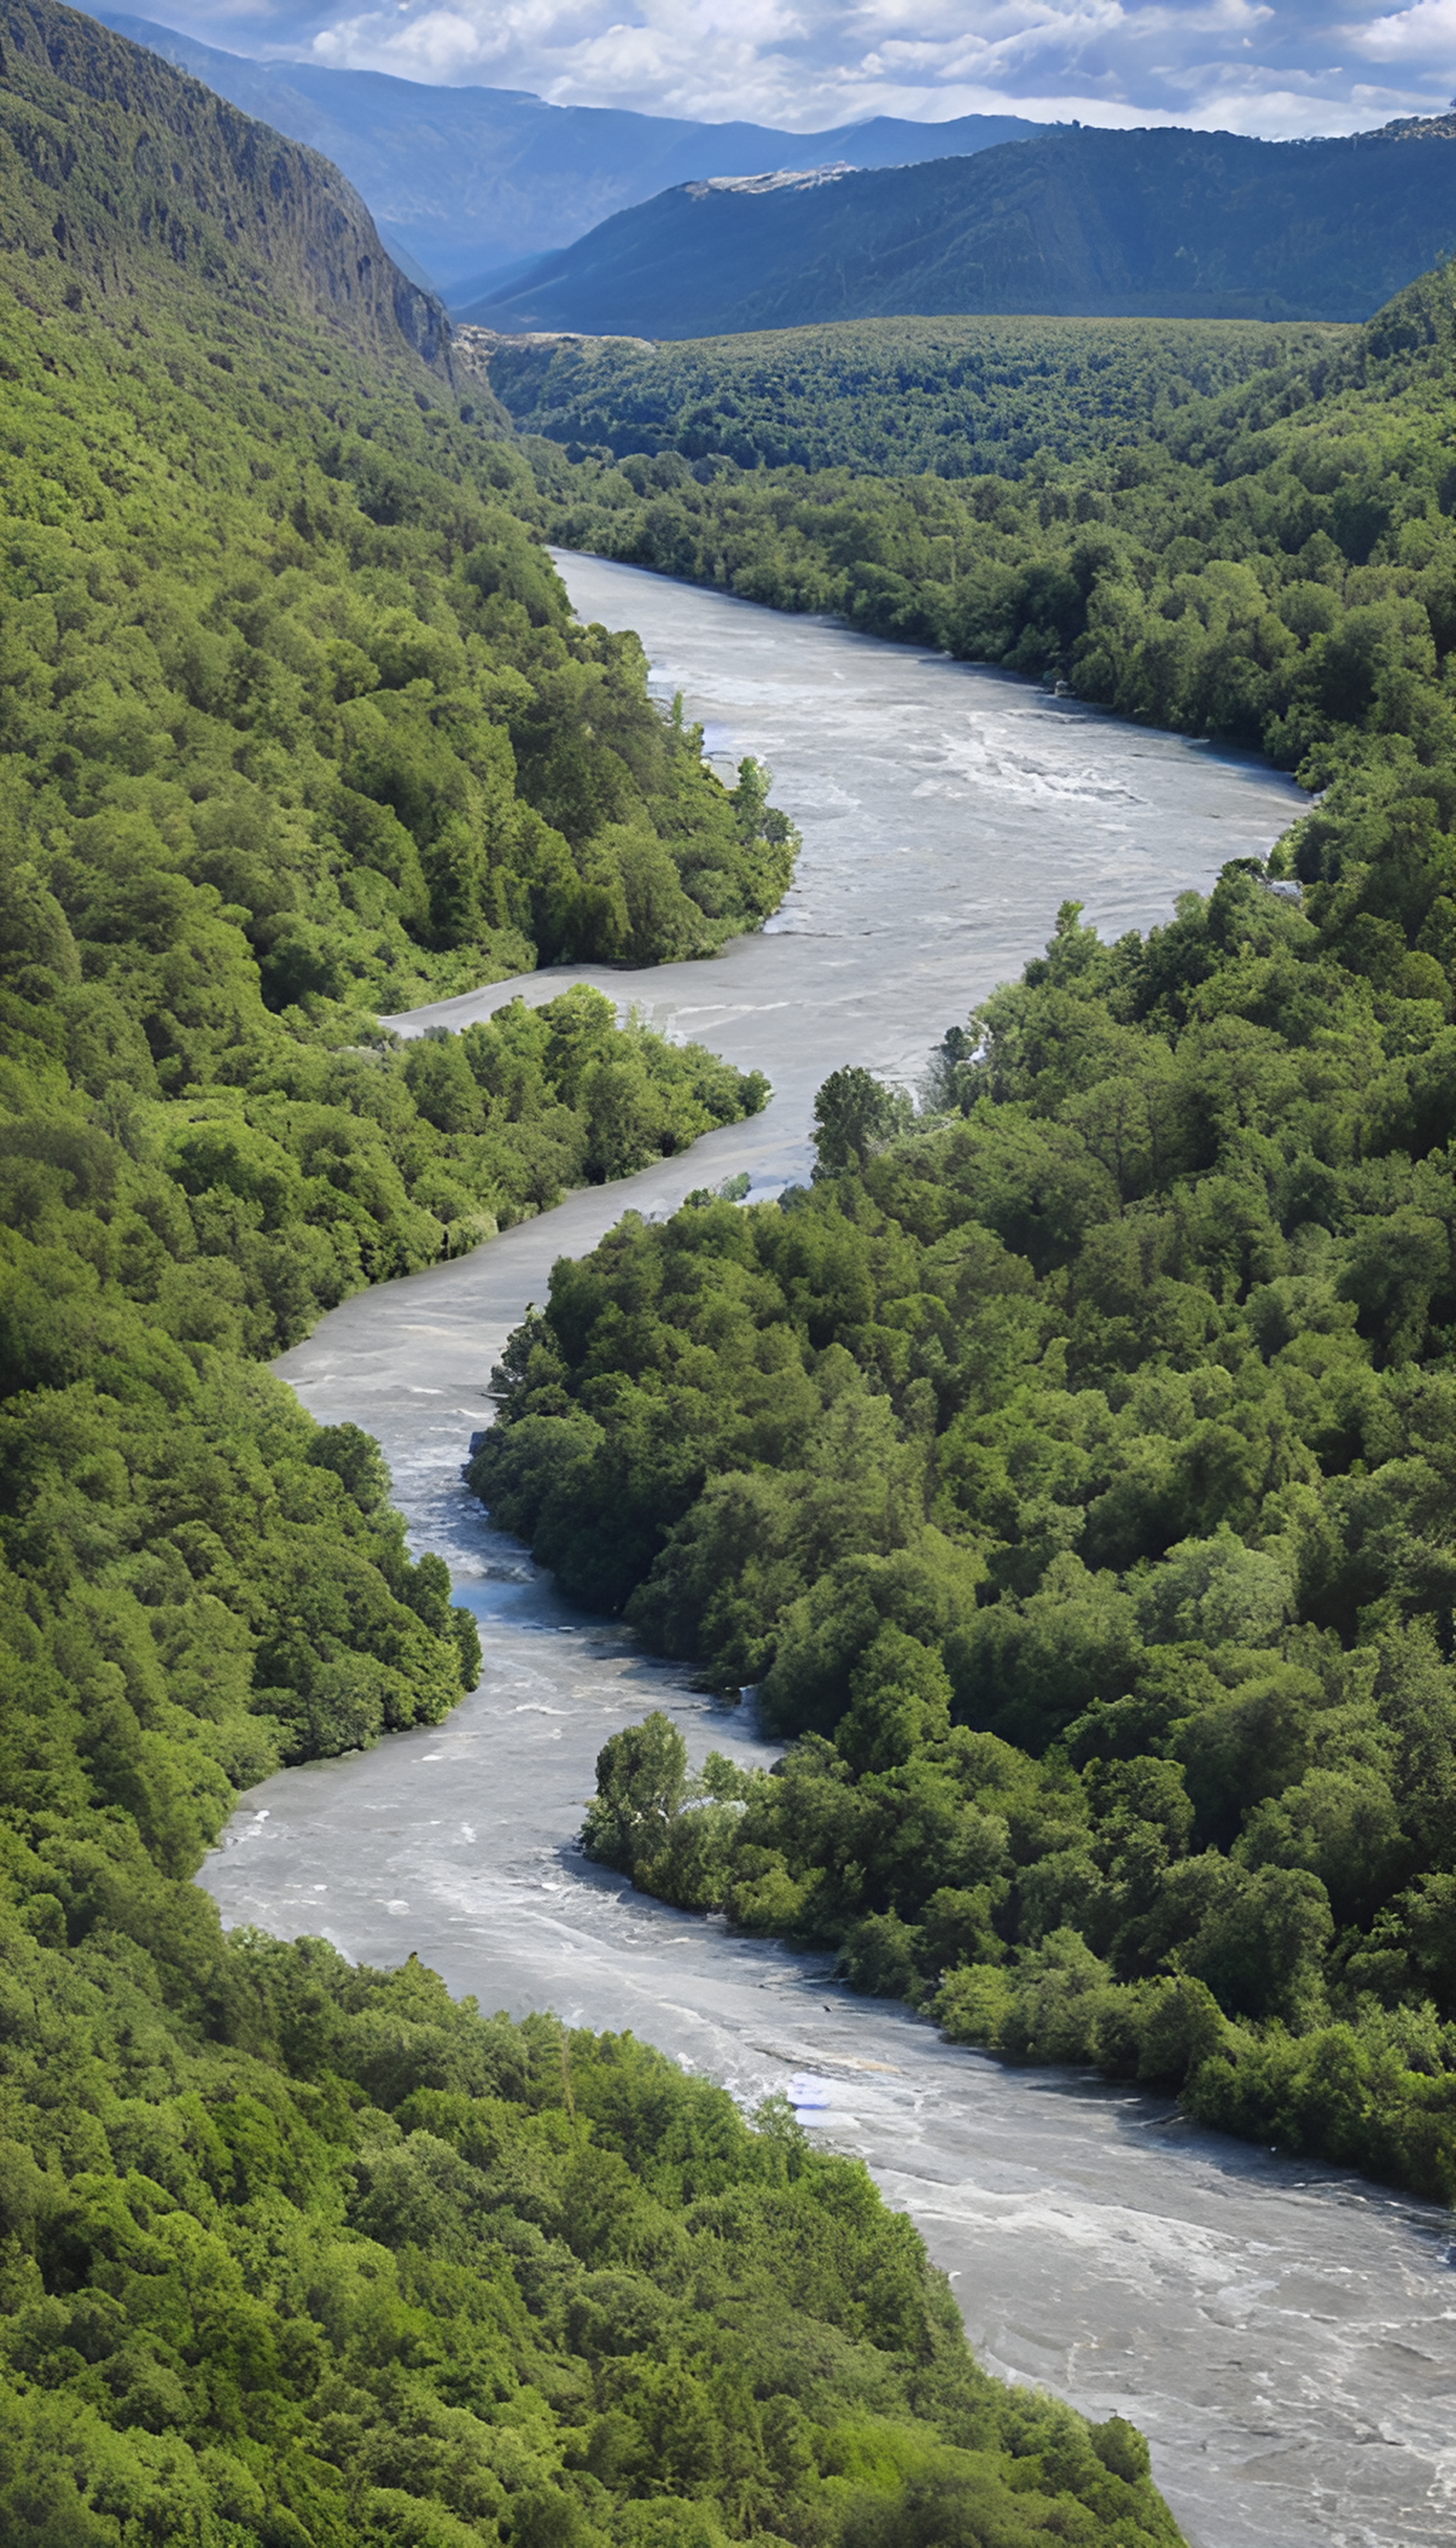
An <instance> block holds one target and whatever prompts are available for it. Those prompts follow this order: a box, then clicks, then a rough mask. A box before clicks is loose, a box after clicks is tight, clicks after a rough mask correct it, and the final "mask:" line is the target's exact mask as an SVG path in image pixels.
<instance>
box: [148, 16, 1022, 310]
mask: <svg viewBox="0 0 1456 2548" xmlns="http://www.w3.org/2000/svg"><path fill="white" fill-rule="evenodd" d="M97 14H98V16H100V17H101V19H102V21H103V23H104V24H105V25H107V26H109V27H114V28H115V29H116V30H117V31H118V33H119V34H121V35H124V36H126V37H128V38H129V39H130V40H131V42H132V43H133V44H137V45H145V46H149V48H150V49H151V50H152V51H153V52H159V53H160V54H161V55H162V56H163V58H164V59H165V60H167V61H170V62H173V63H175V64H176V65H177V67H178V68H179V69H182V70H186V71H190V72H191V73H192V75H193V77H194V78H196V79H200V80H204V81H206V83H207V85H208V87H209V88H212V89H216V90H217V92H218V94H219V96H220V97H226V98H230V99H231V100H232V102H233V104H234V105H236V106H240V107H242V108H243V109H244V110H245V111H246V112H247V114H249V115H255V116H258V117H260V118H261V119H262V121H263V122H264V123H265V124H271V125H273V126H274V127H275V128H276V130H277V131H278V132H280V133H286V134H289V135H291V137H293V138H294V139H295V140H296V141H305V142H307V143H308V144H309V145H310V147H311V148H313V149H315V150H321V151H322V152H323V153H324V155H325V156H326V157H327V158H329V159H332V160H334V161H335V162H336V163H337V165H338V166H339V167H340V168H341V169H342V170H343V172H344V174H345V176H346V177H347V178H348V179H349V180H350V182H351V183H352V184H353V185H355V186H357V187H358V189H359V192H360V194H361V195H362V196H363V197H364V200H365V202H366V203H367V204H368V206H369V208H370V211H371V212H372V213H373V214H374V217H375V219H376V221H377V222H379V224H380V225H381V227H382V230H383V232H384V235H385V240H386V244H387V245H388V246H389V247H390V249H391V250H392V252H393V253H395V254H396V255H401V254H403V255H404V256H405V257H406V258H407V259H408V260H409V261H410V262H411V263H412V264H413V265H414V266H416V267H417V268H421V269H423V271H424V273H425V274H426V275H427V276H428V277H430V278H432V279H433V280H434V281H435V282H436V283H437V284H438V285H439V287H440V288H441V289H442V290H445V291H446V293H447V297H448V298H450V299H453V300H467V299H473V298H475V297H477V296H478V295H479V294H480V293H481V292H484V291H485V290H486V289H487V288H488V285H489V284H490V283H491V281H492V280H493V279H499V277H500V270H501V269H504V268H508V267H511V266H519V265H521V264H522V262H523V261H524V260H526V259H527V258H531V257H535V256H538V255H540V254H542V253H543V252H550V251H552V250H554V249H556V248H558V247H560V246H563V245H565V244H566V243H567V242H568V241H569V240H572V239H575V238H580V237H581V236H582V234H583V232H584V231H587V230H590V229H592V228H594V227H595V226H596V225H597V224H598V223H600V222H602V221H605V220H606V219H608V217H609V216H610V215H611V214H612V213H615V212H619V211H621V210H622V209H623V208H624V207H625V206H628V205H631V204H638V203H641V202H642V201H643V199H644V197H647V196H650V195H655V194H657V193H658V192H659V191H660V190H661V189H662V188H663V187H666V186H676V185H681V184H683V182H684V181H686V180H689V179H692V178H701V177H718V176H723V177H736V176H752V175H755V174H757V173H758V172H760V171H762V170H765V169H775V168H813V167H815V166H818V165H822V164H823V163H825V162H826V161H830V160H836V159H838V160H844V161H847V162H849V163H850V164H852V165H853V166H855V167H857V168H879V167H885V166H889V165H892V164H898V163H900V162H907V161H914V160H919V159H927V158H932V157H934V158H940V157H942V156H944V154H945V153H946V152H947V151H948V150H953V151H958V152H961V153H969V152H974V151H977V150H985V149H989V148H991V147H992V146H993V145H994V144H996V143H998V142H1002V141H1011V140H1017V139H1025V138H1029V137H1033V136H1035V135H1037V134H1039V133H1044V132H1047V130H1049V128H1048V127H1047V126H1046V125H1042V124H1035V123H1027V122H1026V121H1024V119H1022V118H1021V117H1019V116H1015V115H967V116H962V117H960V118H959V119H958V121H956V123H953V124H908V123H904V122H901V121H900V120H899V119H898V118H896V117H894V116H877V117H875V118H874V119H873V120H872V121H870V122H869V123H866V124H859V125H840V126H837V127H836V128H835V129H834V130H833V131H832V132H827V133H781V132H778V131H776V130H774V128H773V127H771V126H767V125H761V124H695V123H690V122H685V121H682V120H680V119H678V118H675V117H672V116H661V115H635V114H630V113H628V112H627V111H625V110H624V109H621V108H617V107H589V106H549V105H547V103H546V101H545V100H544V99H542V98H539V97H533V96H532V95H530V93H529V92H528V91H526V90H524V89H504V88H428V87H425V86H424V85H422V84H421V83H420V82H418V81H415V80H403V79H392V78H390V77H389V76H388V75H387V74H385V73H384V72H380V71H341V70H330V69H326V68H325V67H324V66H323V65H322V64H321V63H316V62H289V61H249V60H245V59H244V58H243V57H242V56H241V55H239V54H237V53H227V52H222V51H219V50H216V49H215V48H214V47H213V46H210V45H202V44H198V43H196V42H195V41H194V39H193V38H192V37H190V36H182V35H178V34H176V33H175V32H174V31H173V30H172V29H171V28H169V27H163V26H158V25H157V24H155V22H154V21H152V20H151V19H149V18H138V17H132V16H128V15H126V14H125V13H121V12H117V11H113V10H110V9H106V10H101V11H99V12H98V13H97ZM416 279H417V278H416Z"/></svg>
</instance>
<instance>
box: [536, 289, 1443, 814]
mask: <svg viewBox="0 0 1456 2548" xmlns="http://www.w3.org/2000/svg"><path fill="white" fill-rule="evenodd" d="M1453 363H1456V341H1453V334H1452V282H1451V275H1450V272H1449V271H1443V272H1441V273H1437V274H1432V275H1429V276H1427V277H1425V278H1424V279H1423V280H1422V281H1421V282H1420V283H1418V284H1413V285H1412V286H1411V287H1410V290H1409V291H1407V292H1404V293H1402V294H1401V295H1400V296H1399V298H1398V299H1397V300H1396V301H1394V302H1393V303H1392V304H1391V305H1390V307H1389V309H1388V310H1386V311H1384V312H1382V313H1381V314H1380V316H1379V317H1378V318H1375V319H1374V320H1372V321H1371V323H1370V325H1369V326H1368V327H1366V328H1363V329H1362V330H1360V332H1359V333H1358V335H1354V336H1351V337H1349V338H1347V339H1343V340H1340V339H1336V340H1334V345H1333V349H1332V350H1330V351H1328V352H1321V353H1319V354H1316V355H1315V356H1314V358H1313V359H1308V358H1307V357H1306V356H1304V355H1300V356H1297V357H1296V358H1295V359H1294V360H1292V361H1290V362H1289V363H1287V364H1285V363H1281V364H1275V365H1274V366H1272V367H1271V368H1269V369H1267V370H1261V371H1258V372H1256V373H1255V374H1254V375H1253V376H1252V377H1251V378H1250V379H1249V380H1248V381H1247V382H1246V383H1244V384H1243V385H1242V386H1239V387H1235V388H1232V389H1229V390H1228V391H1225V392H1224V393H1223V394H1222V395H1220V396H1217V397H1212V398H1194V399H1191V400H1188V401H1187V402H1186V403H1185V404H1183V405H1181V406H1179V407H1178V408H1177V409H1176V411H1175V412H1171V413H1168V414H1165V415H1163V416H1161V417H1159V418H1158V419H1157V423H1156V430H1155V432H1152V431H1150V432H1149V433H1148V434H1147V435H1146V437H1145V438H1143V439H1141V440H1138V441H1135V442H1133V443H1131V444H1130V445H1129V446H1127V447H1123V448H1108V449H1104V450H1101V451H1096V450H1094V451H1093V452H1092V453H1091V454H1090V456H1087V457H1085V458H1082V459H1076V460H1072V461H1068V462H1066V463H1055V464H1051V463H1048V464H1046V465H1044V464H1042V463H1041V462H1038V463H1035V464H1034V465H1032V466H1029V467H1028V468H1027V470H1026V471H1025V472H1024V473H1023V475H1022V477H1021V479H1020V480H1019V482H1017V483H1015V484H1013V483H1009V482H1008V480H1007V479H1006V478H1004V477H997V476H991V475H983V476H981V477H978V478H973V479H968V480H962V481H960V482H958V483H948V482H947V481H945V480H943V479H941V478H938V477H919V478H902V479H896V480H893V481H889V480H885V479H875V478H873V477H870V476H867V475H865V474H855V473H853V472H851V471H850V470H848V469H833V470H824V471H819V472H816V473H813V474H810V473H806V472H804V471H802V470H797V469H781V470H769V469H762V470H758V471H756V472H753V473H750V474H745V473H742V472H740V471H739V470H738V469H737V468H736V467H735V466H734V465H733V464H732V463H731V462H729V461H726V460H725V461H721V462H717V463H714V464H712V466H711V469H710V471H709V473H708V483H706V484H702V483H699V482H698V480H697V478H696V477H695V476H694V474H693V470H692V468H691V467H690V466H689V465H688V463H686V462H685V461H684V460H683V458H682V456H681V455H680V454H678V453H676V452H665V453H663V454H662V455H661V456H660V457H659V458H657V459H656V460H652V461H648V460H637V459H634V460H629V461H628V462H627V463H626V464H625V466H624V467H620V468H617V467H603V466H602V465H601V464H600V463H591V462H588V463H587V464H585V465H584V466H583V467H582V468H580V469H569V468H568V467H567V465H566V463H565V461H564V459H563V458H561V457H559V456H558V455H557V454H556V453H555V452H554V451H553V450H552V449H551V448H550V446H548V445H547V444H545V443H543V442H538V443H536V444H535V446H534V450H535V452H536V454H537V455H538V468H539V471H540V474H541V477H542V481H543V484H545V485H547V486H548V487H549V488H550V489H551V491H552V500H553V505H554V517H555V522H556V527H557V531H558V535H559V536H560V537H561V538H562V539H564V540H565V541H566V542H567V543H568V544H570V545H575V546H579V547H582V548H588V549H593V550H595V551H597V552H598V553H600V554H601V555H604V556H609V557H616V558H622V559H626V560H629V561H632V562H635V563H637V564H640V565H644V566H653V567H657V568H659V569H661V570H663V571H665V572H667V573H669V574H674V575H681V576H683V577H686V578H688V579H690V580H693V581H697V582H701V583H708V584H716V585H719V586H721V587H723V588H725V589H727V590H729V591H731V592H738V593H742V594H743V595H744V596H745V597H746V598H748V599H750V600H757V601H766V602H772V603H774V605H775V606H777V607H780V608H785V609H803V610H832V611H836V612H838V613H841V614H842V615H843V616H844V617H845V618H847V619H848V620H849V621H850V623H851V624H852V625H853V626H856V627H860V628H864V629H866V630H868V631H870V632H871V633H872V634H875V635H878V636H883V637H899V638H906V639H909V640H911V641H912V642H914V643H917V644H922V645H923V644H934V645H940V646H945V647H948V648H949V649H950V650H951V652H952V653H954V654H956V655H959V656H965V657H970V658H974V659H976V660H980V661H985V662H990V663H995V664H1002V665H1005V666H1007V667H1008V668H1009V669H1010V670H1012V671H1015V672H1022V673H1031V674H1034V675H1037V676H1041V675H1043V674H1044V673H1047V672H1048V671H1049V672H1051V673H1052V674H1055V675H1061V676H1064V677H1065V678H1067V679H1068V680H1069V682H1070V683H1071V684H1072V685H1073V687H1074V688H1075V690H1076V692H1077V694H1078V695H1079V696H1080V697H1083V698H1086V699H1091V700H1095V701H1097V702H1099V703H1100V704H1102V705H1104V706H1106V707H1110V708H1113V709H1115V710H1116V711H1117V712H1118V714H1120V715H1123V716H1130V717H1143V718H1147V719H1148V720H1150V721H1151V722H1152V723H1154V724H1157V725H1166V726H1173V727H1177V728H1180V729H1182V730H1183V731H1185V732H1188V733H1193V734H1208V735H1214V736H1217V737H1219V738H1221V739H1224V740H1227V741H1229V742H1234V743H1240V744H1248V745H1257V746H1261V747H1262V748H1263V749H1264V750H1265V751H1266V752H1268V753H1269V754H1270V755H1271V756H1272V757H1273V759H1275V760H1276V761H1277V762H1279V763H1281V764H1282V765H1283V766H1285V767H1287V768H1297V769H1298V770H1299V772H1300V774H1301V776H1302V777H1303V778H1305V779H1306V781H1307V783H1309V784H1310V785H1312V786H1324V785H1327V784H1328V783H1329V781H1330V780H1331V778H1333V777H1334V776H1336V774H1339V773H1341V772H1359V773H1361V774H1362V775H1361V776H1360V778H1359V781H1358V784H1359V787H1360V788H1361V789H1362V790H1364V791H1365V793H1366V795H1369V794H1370V793H1371V792H1372V791H1374V793H1375V794H1377V795H1380V794H1383V793H1388V792H1390V791H1397V792H1399V790H1400V789H1401V788H1402V787H1404V786H1405V785H1406V784H1407V783H1408V778H1409V783H1410V785H1411V786H1412V787H1414V788H1415V790H1416V792H1417V793H1418V792H1419V790H1420V789H1421V787H1422V786H1423V784H1424V781H1423V779H1422V778H1421V776H1420V773H1421V772H1422V771H1424V770H1425V769H1427V768H1428V767H1430V766H1431V765H1432V764H1434V763H1437V762H1446V761H1449V760H1450V759H1451V758H1452V757H1453V745H1452V740H1451V735H1452V725H1451V716H1452V711H1451V704H1450V690H1449V686H1448V685H1445V676H1444V671H1443V667H1444V665H1445V663H1446V661H1447V659H1448V658H1449V655H1450V650H1451V646H1452V642H1453V637H1456V535H1453V531H1452V522H1451V504H1452V492H1453V490H1452V476H1451V452H1450V443H1449V420H1450V395H1451V380H1452V372H1453ZM712 429H713V428H711V427H710V426H709V425H707V424H704V427H703V430H704V432H708V431H709V430H712ZM911 430H912V431H913V427H912V428H911ZM698 465H699V466H702V467H704V468H705V469H707V464H698ZM1403 773H1404V775H1403ZM1352 783H1353V782H1352ZM1358 855H1362V856H1363V855H1365V853H1363V852H1361V853H1358Z"/></svg>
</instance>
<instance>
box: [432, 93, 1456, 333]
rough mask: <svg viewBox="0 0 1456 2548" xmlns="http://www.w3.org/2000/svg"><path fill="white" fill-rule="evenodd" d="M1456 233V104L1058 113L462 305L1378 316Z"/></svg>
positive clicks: (666, 233) (489, 314) (536, 313)
mask: <svg viewBox="0 0 1456 2548" xmlns="http://www.w3.org/2000/svg"><path fill="white" fill-rule="evenodd" d="M1453 248H1456V119H1453V118H1452V117H1445V118H1438V119H1435V120H1431V121H1426V122H1412V123H1409V124H1402V125H1391V126H1389V127H1388V128H1387V129H1386V130H1385V131H1384V132H1381V133H1368V134H1360V135H1357V136H1355V137H1350V138H1348V139H1344V140H1329V141H1254V140H1250V139H1247V138H1245V137H1242V136H1240V135H1236V134H1229V133H1180V132H1172V131H1168V132H1127V133H1100V132H1094V131H1093V130H1092V129H1091V128H1090V127H1089V128H1087V129H1086V130H1078V129H1076V128H1071V129H1068V130H1062V129H1060V128H1058V129H1057V130H1056V131H1055V132H1053V133H1050V134H1047V135H1044V136H1042V137H1040V138H1038V139H1036V140H1033V141H1016V142H1005V143H1002V144H1001V145H1000V146H999V147H998V148H996V149H994V150H985V151H981V152H979V153H978V154H977V156H976V157H974V158H971V159H935V160H931V161H928V162H926V163H925V164H924V165H921V166H919V167H908V168H883V169H848V170H844V171H842V172H837V171H835V170H833V169H820V170H818V171H816V172H814V173H813V174H811V175H807V176H804V177H800V178H797V179H793V180H788V181H779V180H776V179H775V180H774V183H772V184H765V183H764V182H763V181H761V180H758V179H746V180H734V179H726V178H721V179H714V178H709V179H706V180H705V181H703V182H701V183H696V184H691V185H687V186H678V187H674V188H671V189H670V190H669V191H668V192H667V193H665V194H661V195H656V196H654V197H653V199H652V201H651V202H650V203H647V204H641V205H638V206H636V207H635V208H634V209H632V210H630V211H627V212H621V213H616V214H614V215H613V216H612V218H611V219H610V220H609V221H606V222H603V223H602V224H601V225H600V227H598V228H596V229H594V230H591V231H589V232H588V234H587V236H586V237H585V238H582V239H578V240H577V241H576V242H575V243H574V244H573V245H572V246H571V247H569V248H566V249H564V250H563V251H562V252H561V254H560V255H559V256H552V257H543V258H542V259H541V261H540V262H539V264H537V265H535V266H532V267H531V268H530V269H529V270H528V272H527V273H526V274H524V275H523V276H521V277H520V278H519V279H518V280H515V281H513V282H509V283H507V284H505V285H504V286H503V288H501V289H500V291H499V292H498V293H496V294H495V295H494V296H487V297H486V298H484V299H482V300H481V301H479V302H477V303H473V304H471V305H470V306H469V307H461V308H460V309H459V316H460V317H461V318H467V319H474V320H477V321H479V323H480V324H481V325H483V326H487V327H501V328H504V329H506V330H516V331H519V330H521V329H532V328H584V329H586V330H587V332H588V333H590V334H592V335H604V334H608V333H617V334H623V335H637V336H718V335H731V334H739V333H742V332H743V331H744V330H746V329H758V328H765V327H801V326H807V325H810V324H812V323H815V322H818V321H822V320H825V319H834V318H876V317H880V316H884V317H903V316H905V315H906V314H907V313H911V312H921V313H925V314H927V315H930V316H934V315H936V314H938V313H941V312H948V311H949V312H957V313H964V312H967V311H1007V312H1015V313H1020V314H1025V313H1027V312H1029V311H1030V312H1035V311H1045V312H1048V313H1060V314H1062V315H1066V316H1071V315H1075V314H1077V313H1081V314H1082V315H1084V316H1087V317H1099V318H1109V317H1115V316H1123V317H1127V318H1335V319H1359V318H1368V317H1369V316H1370V314H1371V312H1372V311H1374V310H1376V309H1378V308H1379V306H1380V305H1381V303H1382V302H1384V301H1386V300H1388V299H1389V297H1390V295H1391V294H1392V293H1393V292H1397V291H1399V290H1400V288H1401V287H1402V285H1404V284H1406V283H1409V282H1410V278H1411V277H1412V275H1417V274H1419V273H1421V272H1422V271H1423V270H1424V269H1425V268H1426V267H1427V266H1430V265H1432V264H1434V263H1435V262H1436V260H1437V259H1438V258H1441V257H1447V256H1449V255H1450V254H1451V253H1452V250H1453Z"/></svg>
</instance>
